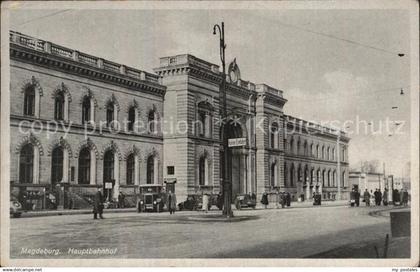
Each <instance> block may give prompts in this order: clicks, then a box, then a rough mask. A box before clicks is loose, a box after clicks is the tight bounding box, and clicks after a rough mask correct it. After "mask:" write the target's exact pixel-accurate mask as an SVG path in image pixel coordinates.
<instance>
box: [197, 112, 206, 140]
mask: <svg viewBox="0 0 420 272" xmlns="http://www.w3.org/2000/svg"><path fill="white" fill-rule="evenodd" d="M198 120H199V131H198V135H199V136H200V137H204V136H205V135H206V113H205V112H203V111H199V112H198Z"/></svg>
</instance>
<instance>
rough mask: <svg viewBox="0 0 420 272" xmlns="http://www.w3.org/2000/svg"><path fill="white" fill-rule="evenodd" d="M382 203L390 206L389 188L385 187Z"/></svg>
mask: <svg viewBox="0 0 420 272" xmlns="http://www.w3.org/2000/svg"><path fill="white" fill-rule="evenodd" d="M382 203H383V204H384V206H388V189H387V188H385V190H384V194H383V196H382Z"/></svg>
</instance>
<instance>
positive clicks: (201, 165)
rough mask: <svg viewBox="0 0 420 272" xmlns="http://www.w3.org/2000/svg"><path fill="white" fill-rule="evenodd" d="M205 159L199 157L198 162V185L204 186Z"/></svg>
mask: <svg viewBox="0 0 420 272" xmlns="http://www.w3.org/2000/svg"><path fill="white" fill-rule="evenodd" d="M206 174H207V173H206V158H205V157H201V158H200V161H199V162H198V184H199V185H205V184H206Z"/></svg>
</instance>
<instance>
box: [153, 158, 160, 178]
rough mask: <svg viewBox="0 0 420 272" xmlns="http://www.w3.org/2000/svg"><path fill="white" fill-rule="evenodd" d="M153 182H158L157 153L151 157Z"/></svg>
mask: <svg viewBox="0 0 420 272" xmlns="http://www.w3.org/2000/svg"><path fill="white" fill-rule="evenodd" d="M153 184H159V160H158V158H157V155H156V156H155V157H154V158H153Z"/></svg>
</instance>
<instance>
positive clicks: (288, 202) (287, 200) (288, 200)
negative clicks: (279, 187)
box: [286, 192, 291, 207]
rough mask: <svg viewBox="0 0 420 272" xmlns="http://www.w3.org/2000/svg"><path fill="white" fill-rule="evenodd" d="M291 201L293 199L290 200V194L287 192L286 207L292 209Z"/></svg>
mask: <svg viewBox="0 0 420 272" xmlns="http://www.w3.org/2000/svg"><path fill="white" fill-rule="evenodd" d="M290 201H291V199H290V193H289V192H287V193H286V206H287V207H290Z"/></svg>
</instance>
